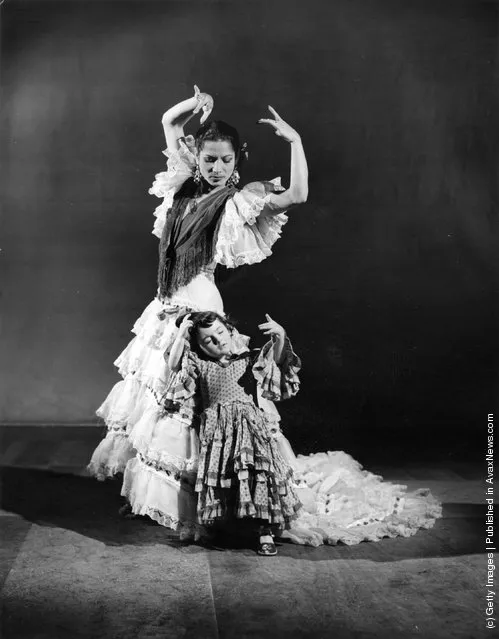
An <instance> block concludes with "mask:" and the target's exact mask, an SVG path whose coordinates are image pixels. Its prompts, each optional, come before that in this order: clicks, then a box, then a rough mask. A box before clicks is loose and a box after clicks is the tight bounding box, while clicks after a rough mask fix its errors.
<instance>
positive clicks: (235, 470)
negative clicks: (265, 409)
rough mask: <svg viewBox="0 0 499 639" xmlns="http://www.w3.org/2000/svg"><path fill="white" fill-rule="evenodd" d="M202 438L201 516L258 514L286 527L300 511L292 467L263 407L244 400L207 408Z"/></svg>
mask: <svg viewBox="0 0 499 639" xmlns="http://www.w3.org/2000/svg"><path fill="white" fill-rule="evenodd" d="M200 439H201V452H200V458H199V468H198V475H197V481H196V492H197V493H198V518H199V521H201V522H202V523H205V524H212V523H214V521H216V520H219V519H222V520H226V519H231V518H233V517H236V518H243V517H253V518H255V517H256V518H258V519H265V520H267V521H268V522H270V523H271V524H275V525H277V526H279V527H281V528H284V527H285V526H286V524H288V523H289V521H290V520H291V519H293V518H294V517H295V516H296V512H297V511H298V510H299V508H300V501H299V499H298V497H297V495H296V491H295V489H294V487H293V484H292V483H291V477H292V470H291V467H290V466H289V465H288V464H287V462H286V461H285V460H284V458H283V456H282V454H281V451H280V449H279V446H278V444H277V441H276V440H275V439H273V438H272V434H271V430H270V428H269V425H268V424H267V421H266V420H265V416H264V414H263V413H262V412H261V411H260V410H259V409H257V408H255V406H254V405H252V404H243V403H241V402H238V403H230V404H224V405H221V406H218V407H217V408H216V409H209V410H208V411H207V412H206V414H205V415H204V416H203V424H202V427H201V433H200Z"/></svg>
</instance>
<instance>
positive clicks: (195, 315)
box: [175, 311, 236, 354]
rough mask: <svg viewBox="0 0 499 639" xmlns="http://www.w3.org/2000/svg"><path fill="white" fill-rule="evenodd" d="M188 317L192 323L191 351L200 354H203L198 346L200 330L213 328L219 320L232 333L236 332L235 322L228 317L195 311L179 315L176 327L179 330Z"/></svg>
mask: <svg viewBox="0 0 499 639" xmlns="http://www.w3.org/2000/svg"><path fill="white" fill-rule="evenodd" d="M186 316H188V317H189V320H190V321H191V322H192V328H191V329H190V331H189V342H190V346H191V349H192V350H193V351H195V352H196V353H198V354H202V353H201V352H200V350H199V344H198V340H197V337H198V332H199V329H200V328H208V327H210V326H212V325H213V324H214V323H215V322H216V321H217V320H219V321H220V322H222V324H223V325H224V326H225V327H226V328H227V329H228V330H229V331H230V332H232V331H233V330H234V328H235V327H236V325H235V322H234V321H233V320H232V319H231V318H229V317H227V316H225V317H224V316H223V315H219V314H218V313H215V311H201V312H198V311H195V312H191V313H189V312H187V313H183V314H182V315H179V317H177V319H176V320H175V325H176V326H177V328H178V327H179V326H180V324H181V323H182V322H183V320H184V318H185V317H186Z"/></svg>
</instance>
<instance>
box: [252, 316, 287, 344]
mask: <svg viewBox="0 0 499 639" xmlns="http://www.w3.org/2000/svg"><path fill="white" fill-rule="evenodd" d="M265 317H266V319H267V321H266V322H264V323H263V324H258V328H259V329H260V330H261V331H262V332H263V334H264V335H272V337H273V336H274V335H275V336H276V337H278V338H280V339H281V340H283V339H284V338H285V337H286V331H285V330H284V328H283V327H282V326H281V325H280V324H278V323H277V322H276V321H274V320H273V319H272V318H271V317H270V315H267V313H266V314H265Z"/></svg>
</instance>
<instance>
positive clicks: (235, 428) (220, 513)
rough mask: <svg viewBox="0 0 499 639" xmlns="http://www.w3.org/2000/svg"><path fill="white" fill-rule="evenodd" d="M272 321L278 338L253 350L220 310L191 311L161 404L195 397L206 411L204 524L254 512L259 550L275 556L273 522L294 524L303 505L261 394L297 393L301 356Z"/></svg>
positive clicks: (268, 327)
mask: <svg viewBox="0 0 499 639" xmlns="http://www.w3.org/2000/svg"><path fill="white" fill-rule="evenodd" d="M266 320H267V321H266V322H264V323H262V324H260V325H259V328H260V329H261V330H262V331H263V333H264V334H265V335H269V336H270V337H271V340H270V341H269V342H268V343H267V344H265V346H264V347H263V348H262V349H260V350H257V351H252V352H250V350H249V348H248V346H247V343H243V342H242V340H241V336H240V335H239V334H238V333H237V332H235V331H234V330H233V329H234V327H233V325H232V324H231V323H230V322H229V321H228V320H227V319H226V318H224V317H222V316H221V315H218V314H217V313H214V312H201V313H199V312H198V313H191V314H189V315H186V316H184V318H183V319H182V320H181V322H180V327H179V331H178V333H177V336H176V338H175V341H174V343H173V345H172V348H171V349H170V351H169V352H168V353H166V354H165V358H166V359H167V361H168V367H169V370H170V378H169V383H168V386H167V389H166V392H165V394H164V396H163V397H162V402H163V403H164V404H165V405H166V408H167V410H168V409H169V408H172V406H171V405H172V404H173V405H175V404H178V403H180V404H184V403H185V402H186V401H193V402H194V404H195V405H196V410H197V412H198V414H199V415H200V428H199V441H200V451H199V465H198V471H197V479H196V484H195V491H196V493H197V496H198V500H197V516H198V521H199V523H200V524H202V525H205V526H210V525H213V524H217V523H229V522H230V521H231V520H233V519H234V518H235V519H245V518H250V519H251V520H253V522H254V524H255V528H256V529H257V530H258V536H259V542H258V550H257V552H258V554H260V555H264V556H269V555H275V554H277V551H276V548H275V544H274V543H273V538H272V532H271V530H272V527H276V528H278V529H281V530H283V529H285V528H287V527H288V525H289V522H290V521H291V520H292V519H294V518H295V517H296V513H297V511H298V510H299V509H300V505H301V504H300V501H299V499H298V496H297V494H296V491H295V489H294V487H293V484H292V469H291V467H290V466H289V464H288V463H287V462H286V461H285V459H284V457H283V456H282V453H281V451H280V447H279V445H278V443H277V440H276V438H275V437H274V433H273V431H274V430H275V428H273V424H272V423H270V422H269V420H268V417H267V416H266V413H265V412H264V411H263V410H261V409H260V408H259V406H258V394H259V393H260V394H261V395H262V396H263V397H265V398H267V399H270V400H274V401H275V400H282V399H286V398H288V397H291V396H293V395H295V394H296V393H297V391H298V387H299V380H298V376H297V373H298V371H299V369H300V360H299V359H298V357H297V356H296V355H295V354H294V353H293V350H292V348H291V344H290V342H289V339H288V338H287V336H286V333H285V331H284V329H283V327H282V326H280V325H279V324H277V322H275V321H274V320H273V319H271V318H270V317H269V316H268V315H267V316H266ZM244 342H247V339H245V340H244Z"/></svg>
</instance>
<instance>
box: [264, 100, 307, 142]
mask: <svg viewBox="0 0 499 639" xmlns="http://www.w3.org/2000/svg"><path fill="white" fill-rule="evenodd" d="M269 111H270V112H271V113H272V115H273V116H274V119H272V118H260V119H259V120H258V124H269V125H270V126H271V127H273V129H274V132H275V134H276V135H278V136H279V137H280V138H284V140H286V142H289V143H293V142H300V141H301V138H300V135H299V133H298V132H297V131H295V129H293V127H292V126H291V125H289V124H288V123H287V122H285V121H284V120H283V119H282V118H281V116H280V115H279V114H278V113H277V111H276V110H275V109H274V108H273V107H271V106H269Z"/></svg>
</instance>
